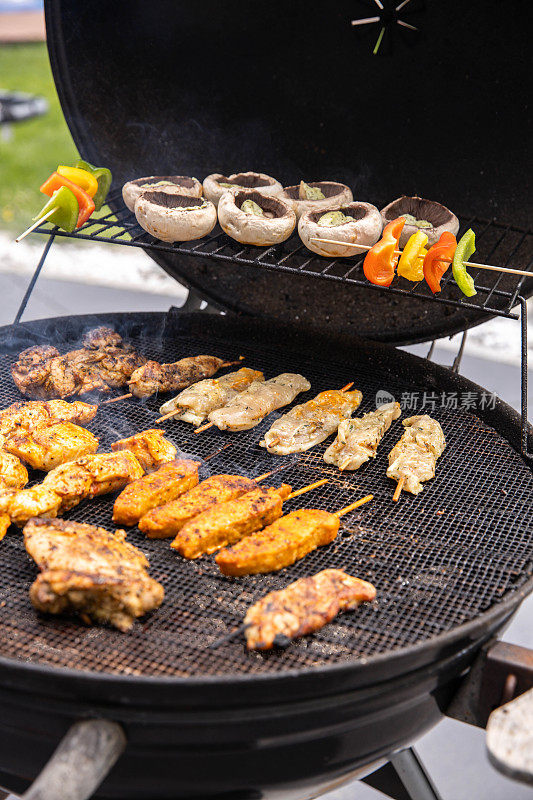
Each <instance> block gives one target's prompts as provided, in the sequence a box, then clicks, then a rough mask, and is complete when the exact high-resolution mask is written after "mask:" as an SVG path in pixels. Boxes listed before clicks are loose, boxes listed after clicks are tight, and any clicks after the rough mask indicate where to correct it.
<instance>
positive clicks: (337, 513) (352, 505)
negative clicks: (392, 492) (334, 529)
mask: <svg viewBox="0 0 533 800" xmlns="http://www.w3.org/2000/svg"><path fill="white" fill-rule="evenodd" d="M373 499H374V495H373V494H367V495H366V497H361V499H360V500H356V501H355V503H350V505H349V506H344V508H341V509H340V511H334V512H333V513H334V515H335V516H336V517H343V516H344V515H345V514H348V513H349V512H350V511H353V510H354V509H355V508H359V506H363V505H364V504H365V503H369V502H370V501H371V500H373Z"/></svg>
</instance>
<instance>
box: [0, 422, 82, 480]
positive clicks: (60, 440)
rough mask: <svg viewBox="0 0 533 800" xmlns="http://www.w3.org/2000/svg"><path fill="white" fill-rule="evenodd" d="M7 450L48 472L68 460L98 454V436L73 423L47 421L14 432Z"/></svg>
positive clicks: (32, 465) (5, 447)
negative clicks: (19, 431) (29, 428)
mask: <svg viewBox="0 0 533 800" xmlns="http://www.w3.org/2000/svg"><path fill="white" fill-rule="evenodd" d="M4 449H5V450H6V451H7V452H8V453H11V454H12V455H14V456H17V457H18V458H20V459H21V460H22V461H25V462H26V464H29V466H30V467H33V469H41V470H44V471H45V472H48V471H49V470H51V469H54V468H55V467H57V466H59V464H63V463H65V462H66V461H74V459H76V458H79V457H80V456H86V455H89V454H90V453H96V450H97V449H98V439H97V438H96V436H93V434H92V433H90V432H89V431H88V430H86V429H85V428H81V427H80V426H79V425H74V423H72V422H55V423H48V424H46V423H45V424H44V425H36V426H35V427H34V428H31V430H29V431H22V432H21V433H15V434H12V435H11V436H10V437H9V439H8V441H7V442H6V443H5V445H4Z"/></svg>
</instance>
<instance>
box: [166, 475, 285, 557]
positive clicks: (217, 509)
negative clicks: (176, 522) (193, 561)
mask: <svg viewBox="0 0 533 800" xmlns="http://www.w3.org/2000/svg"><path fill="white" fill-rule="evenodd" d="M290 493H291V487H290V486H287V484H282V485H281V486H280V488H279V489H274V488H268V489H263V488H256V489H254V490H253V491H251V492H247V493H246V494H244V495H242V497H239V498H237V500H229V501H228V502H227V503H219V504H218V505H216V506H214V507H213V508H209V509H208V510H207V511H203V512H202V513H201V514H199V515H198V516H197V517H195V518H194V519H192V520H190V521H189V522H186V523H185V525H184V526H183V527H182V529H181V530H180V532H179V533H178V535H177V536H176V538H175V539H174V541H173V542H172V544H171V545H170V546H171V547H172V548H174V550H177V551H178V553H180V554H181V555H182V556H185V558H198V556H201V555H205V554H208V553H212V552H213V551H214V550H218V549H220V548H221V547H225V546H226V545H228V544H233V542H238V541H239V539H243V538H244V537H245V536H248V535H249V534H250V533H253V532H254V531H258V530H259V529H260V528H264V527H265V525H270V523H272V522H274V520H275V519H277V518H278V517H281V515H282V513H283V501H284V500H285V499H286V498H287V497H288V496H289V494H290Z"/></svg>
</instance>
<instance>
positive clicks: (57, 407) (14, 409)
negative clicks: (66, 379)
mask: <svg viewBox="0 0 533 800" xmlns="http://www.w3.org/2000/svg"><path fill="white" fill-rule="evenodd" d="M97 411H98V406H96V405H91V404H90V403H82V402H81V400H75V401H74V402H72V403H67V402H66V401H65V400H46V401H43V400H27V401H25V402H24V401H19V402H18V403H12V404H11V405H10V406H8V407H7V408H4V409H3V410H2V411H0V433H3V434H6V435H7V434H9V433H11V431H13V430H14V429H15V430H20V429H25V430H29V429H31V428H33V427H34V426H35V425H42V424H43V423H46V422H74V423H75V424H77V425H87V424H88V423H89V422H91V420H93V419H94V417H95V416H96V412H97Z"/></svg>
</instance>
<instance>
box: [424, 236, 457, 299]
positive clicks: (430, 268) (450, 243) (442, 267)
mask: <svg viewBox="0 0 533 800" xmlns="http://www.w3.org/2000/svg"><path fill="white" fill-rule="evenodd" d="M456 247H457V239H456V238H455V236H454V235H453V233H450V232H449V231H444V233H442V234H441V236H440V238H439V241H438V242H436V243H435V244H434V245H433V246H432V247H430V248H429V250H428V251H427V253H426V256H425V258H424V266H423V269H424V278H425V279H426V283H427V285H428V286H429V288H430V289H431V291H432V292H433V294H436V293H437V292H440V290H441V288H440V282H441V280H442V276H443V275H444V273H445V272H446V271H447V270H448V268H449V266H450V263H451V261H452V260H453V256H454V253H455V248H456Z"/></svg>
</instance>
